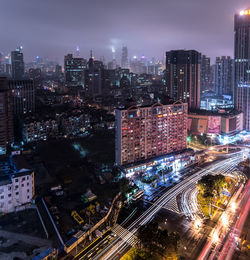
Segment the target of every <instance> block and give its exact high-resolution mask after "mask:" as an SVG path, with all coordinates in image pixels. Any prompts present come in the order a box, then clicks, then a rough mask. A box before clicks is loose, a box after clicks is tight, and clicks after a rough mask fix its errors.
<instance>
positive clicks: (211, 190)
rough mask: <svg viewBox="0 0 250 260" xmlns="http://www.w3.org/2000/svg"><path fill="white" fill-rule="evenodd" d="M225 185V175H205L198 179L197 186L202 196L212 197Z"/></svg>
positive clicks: (217, 194)
mask: <svg viewBox="0 0 250 260" xmlns="http://www.w3.org/2000/svg"><path fill="white" fill-rule="evenodd" d="M226 185H227V183H226V179H225V176H223V175H221V174H219V175H206V176H203V177H202V178H201V180H199V181H198V185H197V188H198V190H199V192H200V193H201V194H202V196H203V197H204V198H213V197H214V196H219V195H220V194H221V192H222V190H223V189H224V187H225V186H226Z"/></svg>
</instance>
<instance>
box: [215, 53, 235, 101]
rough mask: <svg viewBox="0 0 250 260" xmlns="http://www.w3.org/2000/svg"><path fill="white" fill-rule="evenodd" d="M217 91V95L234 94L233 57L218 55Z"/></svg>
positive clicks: (216, 70)
mask: <svg viewBox="0 0 250 260" xmlns="http://www.w3.org/2000/svg"><path fill="white" fill-rule="evenodd" d="M214 76H215V82H214V87H215V92H216V94H217V95H219V96H221V95H231V96H232V95H233V60H232V59H231V57H229V56H228V57H225V56H222V57H221V58H220V57H216V61H215V75H214Z"/></svg>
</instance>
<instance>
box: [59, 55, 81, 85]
mask: <svg viewBox="0 0 250 260" xmlns="http://www.w3.org/2000/svg"><path fill="white" fill-rule="evenodd" d="M85 68H86V60H85V59H83V58H73V55H72V54H68V55H66V56H65V57H64V74H65V82H66V85H67V86H68V87H77V86H82V87H83V86H84V69H85Z"/></svg>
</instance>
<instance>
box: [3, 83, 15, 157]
mask: <svg viewBox="0 0 250 260" xmlns="http://www.w3.org/2000/svg"><path fill="white" fill-rule="evenodd" d="M0 108H1V109H0V155H2V154H6V151H7V147H8V146H9V145H10V144H11V143H12V142H13V140H14V133H13V132H14V127H13V103H12V98H11V93H10V90H8V80H7V78H0Z"/></svg>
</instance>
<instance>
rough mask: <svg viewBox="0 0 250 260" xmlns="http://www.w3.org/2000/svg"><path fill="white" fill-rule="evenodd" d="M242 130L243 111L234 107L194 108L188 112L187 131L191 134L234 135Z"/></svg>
mask: <svg viewBox="0 0 250 260" xmlns="http://www.w3.org/2000/svg"><path fill="white" fill-rule="evenodd" d="M242 130H243V113H242V112H239V111H237V110H234V109H230V110H224V109H223V110H219V111H206V110H196V111H192V112H189V114H188V131H189V134H192V135H202V134H216V135H234V134H237V133H239V132H241V131H242Z"/></svg>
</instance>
